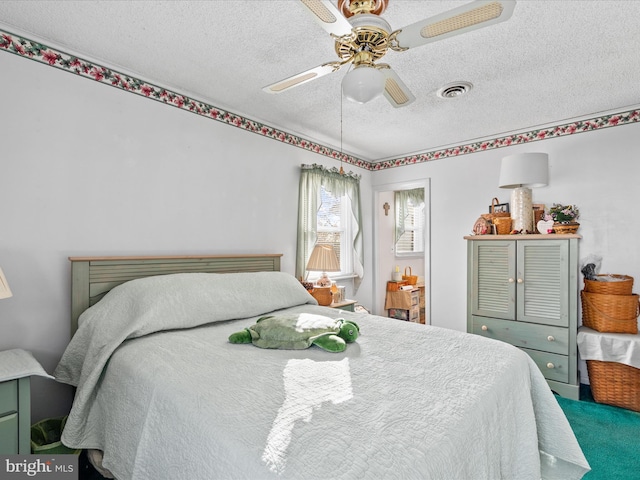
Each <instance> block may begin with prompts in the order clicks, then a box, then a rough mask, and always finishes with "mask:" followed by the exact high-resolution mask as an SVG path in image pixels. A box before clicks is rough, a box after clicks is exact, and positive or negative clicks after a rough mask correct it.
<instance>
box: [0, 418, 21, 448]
mask: <svg viewBox="0 0 640 480" xmlns="http://www.w3.org/2000/svg"><path fill="white" fill-rule="evenodd" d="M16 453H18V414H17V413H11V414H9V415H5V416H3V417H0V454H1V455H14V454H16Z"/></svg>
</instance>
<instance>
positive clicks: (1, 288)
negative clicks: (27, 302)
mask: <svg viewBox="0 0 640 480" xmlns="http://www.w3.org/2000/svg"><path fill="white" fill-rule="evenodd" d="M12 296H13V293H11V289H10V288H9V284H8V283H7V279H6V278H5V276H4V273H2V269H1V268H0V298H9V297H12Z"/></svg>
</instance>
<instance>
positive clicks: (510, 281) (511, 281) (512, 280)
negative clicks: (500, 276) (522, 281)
mask: <svg viewBox="0 0 640 480" xmlns="http://www.w3.org/2000/svg"><path fill="white" fill-rule="evenodd" d="M507 281H508V282H509V283H513V282H515V280H514V279H513V278H510V279H509V280H507Z"/></svg>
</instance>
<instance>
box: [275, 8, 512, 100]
mask: <svg viewBox="0 0 640 480" xmlns="http://www.w3.org/2000/svg"><path fill="white" fill-rule="evenodd" d="M299 1H300V2H301V3H302V5H303V6H304V7H306V9H307V11H308V12H309V13H310V14H311V15H313V18H314V19H315V20H316V21H317V22H318V23H319V24H320V26H321V27H322V28H324V29H325V30H326V31H327V32H328V33H329V34H330V35H331V37H333V38H334V40H335V49H336V53H337V55H338V57H339V58H340V59H339V60H336V61H333V62H328V63H324V64H322V65H320V66H318V67H315V68H312V69H310V70H306V71H304V72H302V73H298V74H296V75H293V76H291V77H288V78H285V79H284V80H280V81H279V82H276V83H274V84H271V85H267V86H266V87H264V88H263V90H264V91H266V92H268V93H281V92H284V91H286V90H289V89H290V88H293V87H297V86H298V85H302V84H303V83H307V82H310V81H311V80H315V79H317V78H320V77H322V76H324V75H327V74H329V73H334V72H337V71H338V70H340V69H341V68H342V67H344V66H345V65H348V64H352V65H353V69H352V70H350V71H349V72H348V73H347V74H346V75H345V77H344V78H343V80H342V90H343V93H344V95H345V97H347V98H348V99H349V100H353V101H355V102H357V103H366V102H368V101H370V100H373V99H374V98H376V97H377V96H378V95H380V94H381V93H382V94H384V96H385V97H386V99H387V100H388V101H389V103H391V105H393V106H394V107H396V108H397V107H404V106H406V105H409V104H410V103H411V102H413V101H414V100H415V96H414V95H413V94H412V93H411V91H410V90H409V88H407V86H406V85H405V84H404V82H403V81H402V80H401V79H400V77H399V76H398V74H397V73H396V72H395V71H394V70H393V69H392V68H391V67H390V66H389V65H388V64H386V63H376V62H377V61H378V60H379V59H380V58H382V57H383V56H384V55H385V54H386V53H387V51H388V50H389V49H391V50H394V51H397V52H402V51H405V50H408V49H410V48H414V47H419V46H420V45H425V44H427V43H431V42H435V41H438V40H442V39H445V38H447V37H451V36H454V35H460V34H462V33H466V32H469V31H471V30H475V29H477V28H482V27H487V26H489V25H495V24H496V23H500V22H504V21H505V20H508V19H509V17H511V14H512V13H513V9H514V8H515V0H477V1H475V2H471V3H468V4H466V5H463V6H461V7H458V8H454V9H453V10H449V11H447V12H445V13H441V14H439V15H436V16H433V17H430V18H427V19H425V20H421V21H419V22H416V23H413V24H411V25H408V26H406V27H403V28H401V29H398V30H392V29H391V27H390V25H389V23H387V21H386V20H384V19H383V18H382V17H380V14H381V13H383V12H384V11H385V9H386V8H387V4H388V2H389V0H339V2H338V7H336V6H334V5H333V3H332V2H331V1H330V0H299Z"/></svg>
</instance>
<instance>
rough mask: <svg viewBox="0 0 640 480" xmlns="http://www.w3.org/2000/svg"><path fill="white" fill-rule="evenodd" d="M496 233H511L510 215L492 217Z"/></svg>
mask: <svg viewBox="0 0 640 480" xmlns="http://www.w3.org/2000/svg"><path fill="white" fill-rule="evenodd" d="M493 224H494V225H495V226H496V233H497V234H498V235H509V234H510V233H511V216H506V217H497V218H494V219H493Z"/></svg>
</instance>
